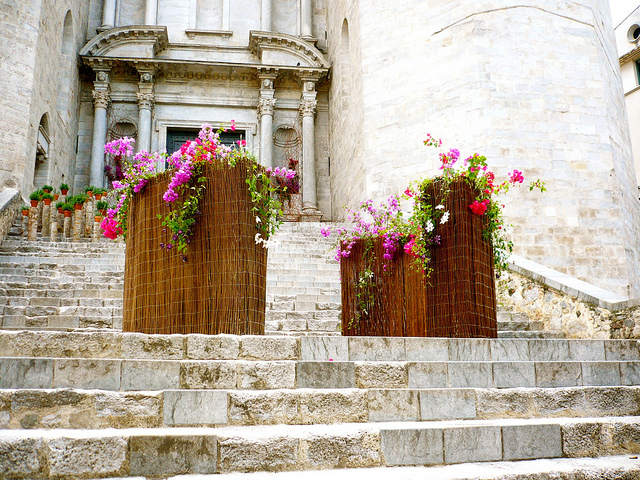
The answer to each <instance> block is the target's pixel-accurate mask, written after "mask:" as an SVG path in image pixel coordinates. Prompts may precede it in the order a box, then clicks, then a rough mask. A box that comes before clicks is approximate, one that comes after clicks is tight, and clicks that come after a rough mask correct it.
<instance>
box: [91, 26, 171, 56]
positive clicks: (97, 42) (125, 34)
mask: <svg viewBox="0 0 640 480" xmlns="http://www.w3.org/2000/svg"><path fill="white" fill-rule="evenodd" d="M124 44H129V45H130V44H144V45H152V46H153V55H154V56H155V55H157V54H158V52H160V51H162V50H164V49H165V48H166V47H167V46H168V44H169V38H168V36H167V27H161V26H152V25H129V26H127V27H119V28H112V29H111V30H107V31H106V32H102V33H101V34H100V35H97V36H95V37H94V38H92V39H91V40H90V41H89V43H87V44H86V45H85V46H84V47H83V48H82V50H80V55H81V56H88V57H108V56H110V55H109V52H110V51H111V50H114V49H115V48H117V47H118V46H120V45H124Z"/></svg>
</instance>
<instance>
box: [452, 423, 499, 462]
mask: <svg viewBox="0 0 640 480" xmlns="http://www.w3.org/2000/svg"><path fill="white" fill-rule="evenodd" d="M501 459H502V437H501V434H500V427H496V426H469V427H460V428H445V429H444V462H445V463H463V462H491V461H496V460H501Z"/></svg>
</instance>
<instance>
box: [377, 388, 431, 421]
mask: <svg viewBox="0 0 640 480" xmlns="http://www.w3.org/2000/svg"><path fill="white" fill-rule="evenodd" d="M368 405H369V421H370V422H395V421H400V420H402V421H418V420H420V407H421V403H420V401H419V397H418V392H417V391H416V390H405V389H393V390H375V389H372V390H369V392H368Z"/></svg>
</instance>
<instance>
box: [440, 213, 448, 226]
mask: <svg viewBox="0 0 640 480" xmlns="http://www.w3.org/2000/svg"><path fill="white" fill-rule="evenodd" d="M447 220H449V212H444V213H443V214H442V218H441V219H440V225H443V224H445V223H447Z"/></svg>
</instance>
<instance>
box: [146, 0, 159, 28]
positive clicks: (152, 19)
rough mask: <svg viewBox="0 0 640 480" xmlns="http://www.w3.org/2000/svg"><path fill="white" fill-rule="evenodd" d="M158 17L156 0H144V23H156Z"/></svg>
mask: <svg viewBox="0 0 640 480" xmlns="http://www.w3.org/2000/svg"><path fill="white" fill-rule="evenodd" d="M157 18H158V0H146V2H145V8H144V24H145V25H156V23H157V21H158V20H157Z"/></svg>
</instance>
